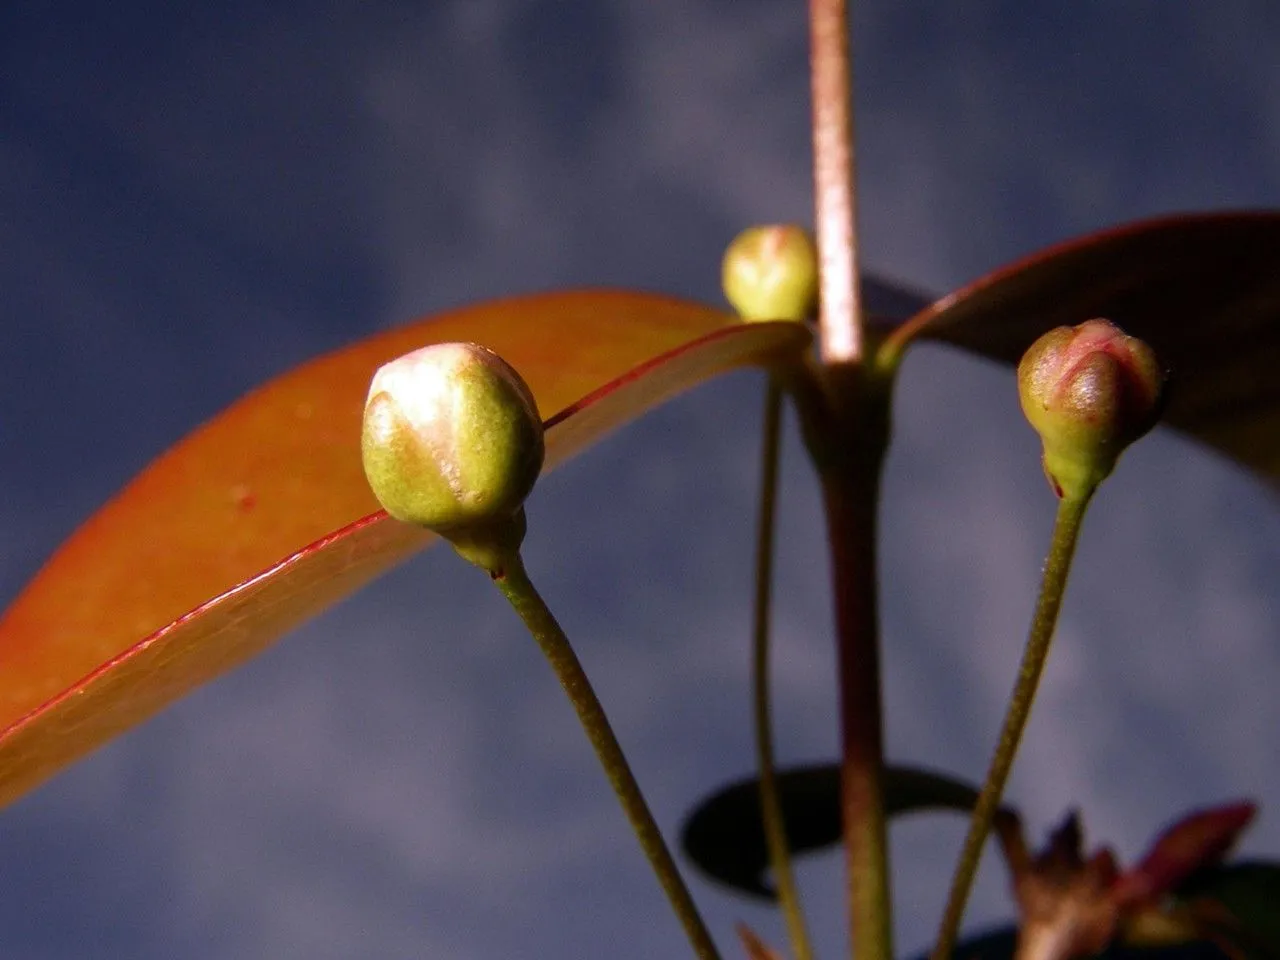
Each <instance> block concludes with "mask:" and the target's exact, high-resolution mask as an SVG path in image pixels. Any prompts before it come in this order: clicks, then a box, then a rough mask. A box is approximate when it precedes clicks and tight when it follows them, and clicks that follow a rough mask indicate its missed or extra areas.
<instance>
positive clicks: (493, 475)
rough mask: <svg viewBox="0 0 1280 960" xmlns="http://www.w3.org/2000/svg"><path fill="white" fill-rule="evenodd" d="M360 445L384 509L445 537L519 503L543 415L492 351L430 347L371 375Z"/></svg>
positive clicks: (539, 448) (537, 465)
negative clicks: (539, 413)
mask: <svg viewBox="0 0 1280 960" xmlns="http://www.w3.org/2000/svg"><path fill="white" fill-rule="evenodd" d="M361 452H362V455H363V458H364V471H365V475H366V476H367V477H368V479H369V486H370V487H372V488H373V493H374V496H376V497H377V498H378V501H379V502H380V503H381V504H382V506H383V507H384V508H385V509H386V511H387V513H389V514H390V515H391V516H393V517H395V518H396V519H397V520H403V521H405V522H407V523H416V524H420V525H421V526H424V527H428V528H430V529H432V530H435V531H437V532H439V533H443V534H445V535H446V536H449V532H450V531H454V532H455V533H460V532H465V531H467V530H470V529H478V528H481V527H485V526H488V525H491V524H493V523H495V522H496V521H505V520H506V519H507V518H509V517H511V516H512V515H513V514H514V513H516V512H517V511H518V510H519V509H520V507H521V505H522V504H523V503H524V499H525V497H527V496H528V495H529V491H530V490H532V489H533V485H534V482H535V481H536V480H537V479H538V473H539V472H540V471H541V469H542V459H543V453H544V447H543V439H542V421H541V420H540V419H539V418H538V408H537V404H536V403H535V402H534V399H533V394H532V393H530V391H529V387H528V386H527V385H526V384H525V382H524V381H523V380H522V379H521V378H520V375H519V374H518V373H516V371H515V370H514V369H512V368H511V366H510V365H509V364H508V363H507V362H506V361H505V360H503V359H502V358H501V357H499V356H498V355H497V354H496V353H494V352H493V351H492V350H488V349H486V348H485V347H481V346H478V345H476V344H474V343H441V344H435V345H433V346H429V347H423V348H422V349H420V350H415V351H413V352H412V353H408V354H405V355H404V356H403V357H400V358H399V359H398V360H393V361H391V362H390V363H388V364H386V365H385V366H383V367H382V368H380V369H379V370H378V372H377V373H376V374H374V376H373V383H372V384H371V385H370V387H369V397H368V399H367V400H366V401H365V410H364V432H363V436H362V441H361ZM451 539H452V538H451Z"/></svg>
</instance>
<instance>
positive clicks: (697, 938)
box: [490, 553, 720, 960]
mask: <svg viewBox="0 0 1280 960" xmlns="http://www.w3.org/2000/svg"><path fill="white" fill-rule="evenodd" d="M490 575H491V576H492V577H493V581H494V583H495V584H496V585H497V587H498V589H499V590H501V591H502V594H503V596H505V597H506V598H507V600H509V601H510V603H511V606H512V607H514V608H515V611H516V613H518V614H519V615H520V619H521V620H523V621H524V623H525V626H526V627H528V628H529V632H530V633H532V634H533V637H534V639H535V640H537V641H538V646H539V647H541V648H542V652H543V654H545V655H546V658H547V660H548V661H549V662H550V664H551V667H552V669H553V670H555V673H556V677H557V678H558V679H559V681H560V685H561V686H562V687H564V691H565V693H566V694H568V696H569V700H570V701H571V702H572V703H573V707H574V709H575V710H576V711H577V712H578V719H579V720H580V721H581V722H582V728H583V729H584V730H585V731H586V733H587V739H589V740H590V741H591V745H592V746H593V747H595V750H596V755H597V756H598V757H599V758H600V763H601V765H602V766H603V767H604V771H605V775H606V776H608V778H609V783H610V784H611V785H612V786H613V790H614V792H615V793H616V794H617V795H618V800H619V801H620V802H621V803H622V808H623V810H624V811H625V812H626V814H627V819H628V820H630V821H631V828H632V829H633V830H634V831H635V834H636V837H637V838H638V839H639V841H640V846H641V847H642V848H643V849H644V852H645V855H646V856H647V857H648V858H649V862H650V864H651V865H652V866H653V870H654V873H656V874H657V876H658V882H659V883H660V884H661V885H662V889H663V890H664V891H665V892H666V894H667V899H668V900H670V901H671V906H672V907H673V908H674V910H675V912H676V915H677V916H678V917H679V918H680V922H681V923H682V924H683V925H684V929H685V933H686V934H688V937H689V942H690V943H692V944H693V948H694V952H695V953H696V954H697V956H698V957H699V958H700V960H720V954H719V952H718V951H717V950H716V945H715V942H714V941H713V940H712V939H711V934H710V932H709V931H708V930H707V927H706V924H704V923H703V921H702V917H701V915H700V914H699V913H698V908H697V906H695V905H694V902H693V897H692V896H691V895H690V894H689V889H688V887H686V886H685V883H684V880H683V879H682V878H681V876H680V871H679V869H678V868H677V867H676V863H675V860H674V859H673V858H672V856H671V851H670V850H668V849H667V845H666V842H665V841H664V840H663V839H662V831H661V830H659V829H658V824H657V821H655V820H654V819H653V814H652V813H651V812H650V811H649V805H648V804H647V803H646V802H645V799H644V794H643V793H641V791H640V785H639V784H638V783H637V782H636V778H635V775H634V774H633V773H632V772H631V766H630V765H629V764H628V763H627V758H626V756H625V755H624V754H623V752H622V747H621V746H620V745H619V744H618V739H617V737H615V736H614V733H613V728H612V727H611V726H610V725H609V718H608V717H606V716H605V712H604V708H603V707H602V706H601V705H600V701H599V700H598V699H597V698H596V694H595V691H594V690H593V689H592V688H591V681H590V680H588V679H587V674H586V672H585V671H584V670H583V669H582V664H581V663H580V662H579V661H578V657H577V655H576V654H575V653H574V652H573V648H572V647H571V646H570V645H569V640H568V638H567V637H566V636H565V634H564V631H563V630H562V629H561V628H560V624H559V623H557V622H556V619H555V617H554V616H552V614H551V611H550V610H549V609H548V608H547V605H546V604H545V603H544V602H543V600H542V597H541V596H540V595H539V594H538V591H537V590H536V589H535V588H534V586H533V583H532V582H531V581H530V580H529V575H528V573H527V572H526V571H525V568H524V562H523V560H522V559H521V557H520V555H519V553H513V554H512V555H511V556H510V557H508V558H507V559H506V561H505V562H504V563H503V565H502V568H501V569H500V570H494V571H491V573H490Z"/></svg>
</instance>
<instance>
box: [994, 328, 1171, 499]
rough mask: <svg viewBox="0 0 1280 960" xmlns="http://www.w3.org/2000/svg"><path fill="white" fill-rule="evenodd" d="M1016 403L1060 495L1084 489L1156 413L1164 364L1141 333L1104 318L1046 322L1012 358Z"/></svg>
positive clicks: (1084, 493) (1093, 483) (1076, 494)
mask: <svg viewBox="0 0 1280 960" xmlns="http://www.w3.org/2000/svg"><path fill="white" fill-rule="evenodd" d="M1018 393H1019V396H1020V398H1021V400H1022V410H1023V412H1024V413H1025V414H1026V417H1027V419H1028V420H1029V421H1030V422H1031V425H1032V426H1033V427H1034V428H1035V429H1036V432H1037V433H1039V434H1040V438H1041V440H1043V442H1044V471H1045V474H1046V475H1047V476H1048V478H1049V482H1050V483H1051V484H1053V488H1054V491H1055V492H1056V493H1057V494H1058V496H1059V497H1087V496H1089V495H1091V494H1092V493H1093V491H1094V490H1095V489H1096V488H1097V486H1098V484H1099V483H1101V482H1102V481H1103V480H1105V479H1106V478H1107V477H1108V476H1109V475H1110V474H1111V471H1112V470H1113V469H1114V468H1115V465H1116V461H1117V459H1119V457H1120V454H1121V453H1122V452H1123V451H1124V449H1125V448H1126V447H1127V446H1129V444H1131V443H1133V442H1134V441H1135V440H1137V439H1138V438H1139V437H1141V436H1142V435H1143V434H1145V433H1146V432H1147V431H1149V430H1150V429H1151V428H1152V427H1153V426H1155V424H1156V421H1157V420H1158V419H1159V418H1160V411H1161V408H1162V402H1163V398H1164V372H1163V371H1162V370H1161V368H1160V364H1159V362H1158V361H1157V360H1156V356H1155V354H1154V353H1153V352H1152V350H1151V348H1150V347H1148V346H1147V345H1146V344H1145V343H1143V342H1142V341H1141V340H1139V339H1137V338H1136V337H1130V336H1127V335H1125V334H1124V333H1123V332H1122V331H1121V330H1120V329H1119V328H1118V327H1116V326H1115V325H1114V324H1112V323H1110V322H1109V321H1107V320H1088V321H1086V322H1085V323H1082V324H1080V325H1079V326H1076V327H1058V328H1056V329H1054V330H1050V331H1049V332H1048V333H1046V334H1045V335H1044V336H1042V337H1041V338H1040V339H1039V340H1037V341H1036V342H1035V343H1034V344H1032V345H1031V349H1029V350H1028V351H1027V352H1026V354H1024V355H1023V357H1022V361H1021V362H1020V363H1019V364H1018Z"/></svg>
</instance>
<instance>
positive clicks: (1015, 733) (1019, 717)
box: [933, 491, 1092, 960]
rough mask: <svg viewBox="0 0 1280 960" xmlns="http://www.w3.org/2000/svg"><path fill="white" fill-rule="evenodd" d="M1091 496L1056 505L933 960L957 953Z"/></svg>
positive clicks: (1042, 670)
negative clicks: (1013, 676) (1030, 613)
mask: <svg viewBox="0 0 1280 960" xmlns="http://www.w3.org/2000/svg"><path fill="white" fill-rule="evenodd" d="M1091 496H1092V491H1090V492H1089V493H1087V494H1085V495H1084V496H1080V497H1066V498H1064V499H1062V500H1060V501H1059V502H1058V514H1057V518H1056V519H1055V521H1054V526H1053V539H1052V541H1051V542H1050V545H1049V556H1048V559H1047V560H1046V561H1045V567H1044V575H1043V577H1042V578H1041V582H1040V597H1039V599H1038V600H1037V602H1036V611H1035V615H1034V617H1032V620H1031V630H1030V634H1029V636H1028V637H1027V645H1026V648H1025V650H1024V651H1023V653H1022V663H1021V664H1020V665H1019V667H1018V679H1017V681H1016V682H1015V684H1014V687H1013V695H1012V696H1011V697H1010V698H1009V707H1008V709H1007V710H1006V712H1005V717H1004V725H1003V726H1002V727H1001V729H1000V739H999V741H998V742H997V744H996V749H995V753H994V754H993V756H992V757H991V766H990V768H989V769H988V771H987V779H986V782H985V783H983V785H982V793H981V794H980V795H979V796H978V802H977V805H976V806H975V807H974V809H973V817H972V818H971V819H970V821H969V832H968V834H967V835H966V837H965V840H964V847H963V849H962V851H961V853H960V861H959V863H957V865H956V873H955V877H954V878H953V879H952V881H951V893H950V895H949V896H948V899H947V907H946V910H945V912H944V913H943V916H942V925H941V928H940V930H939V932H938V942H937V945H936V946H935V947H934V949H933V960H950V958H951V954H952V951H953V950H954V949H955V945H956V938H957V937H958V936H959V932H960V921H961V919H962V917H963V916H964V908H965V905H966V903H967V902H968V899H969V892H970V891H971V890H972V888H973V880H974V877H975V876H977V873H978V865H979V864H980V863H981V861H982V849H983V846H984V844H985V843H986V840H987V835H988V834H989V833H990V832H991V823H992V820H994V818H995V815H996V811H997V810H998V809H999V807H1000V800H1001V798H1002V797H1003V796H1004V788H1005V784H1006V782H1007V781H1008V779H1009V771H1010V770H1011V769H1012V768H1013V761H1014V758H1015V757H1016V755H1017V753H1018V744H1019V743H1020V742H1021V740H1022V731H1023V730H1024V729H1025V728H1026V725H1027V719H1028V717H1029V716H1030V714H1031V706H1032V703H1033V702H1034V701H1035V696H1036V689H1037V687H1038V686H1039V684H1040V675H1041V674H1042V673H1043V672H1044V665H1045V662H1046V661H1047V660H1048V657H1049V647H1050V644H1051V642H1052V640H1053V632H1054V627H1055V626H1056V625H1057V622H1058V611H1059V609H1061V606H1062V597H1063V594H1064V593H1065V592H1066V589H1067V574H1068V572H1069V571H1070V569H1071V558H1072V556H1073V555H1074V554H1075V549H1076V542H1077V540H1078V539H1079V535H1080V522H1081V520H1083V519H1084V513H1085V510H1086V509H1087V508H1088V506H1089V500H1090V498H1091Z"/></svg>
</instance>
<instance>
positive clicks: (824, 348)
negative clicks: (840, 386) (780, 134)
mask: <svg viewBox="0 0 1280 960" xmlns="http://www.w3.org/2000/svg"><path fill="white" fill-rule="evenodd" d="M809 42H810V63H811V68H812V91H813V175H814V203H815V207H816V217H815V220H816V231H815V232H816V234H817V238H818V261H819V274H820V278H821V280H820V282H821V290H820V294H819V300H820V313H819V356H820V357H821V358H822V362H823V363H824V364H832V363H856V362H858V361H860V360H861V359H862V355H863V350H864V347H863V320H862V298H861V293H860V289H859V274H858V245H857V223H858V216H857V205H856V202H855V192H854V183H855V164H854V146H853V144H854V139H853V103H852V99H853V98H852V95H851V89H852V87H851V84H852V69H851V66H850V56H849V11H848V4H847V0H809Z"/></svg>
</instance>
